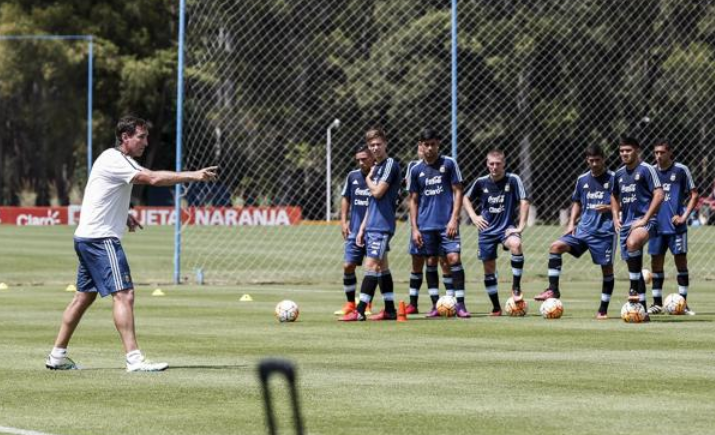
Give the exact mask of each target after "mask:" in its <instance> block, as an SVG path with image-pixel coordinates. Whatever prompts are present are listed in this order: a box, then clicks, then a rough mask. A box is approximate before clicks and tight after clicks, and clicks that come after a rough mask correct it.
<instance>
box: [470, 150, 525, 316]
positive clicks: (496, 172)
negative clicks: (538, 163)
mask: <svg viewBox="0 0 715 435" xmlns="http://www.w3.org/2000/svg"><path fill="white" fill-rule="evenodd" d="M505 165H506V159H505V156H504V152H503V151H501V150H498V149H494V150H491V151H489V153H488V154H487V169H488V170H489V175H486V176H483V177H480V178H478V179H477V180H476V181H474V183H472V185H471V186H470V187H469V189H468V190H467V195H466V197H465V201H464V208H465V209H466V210H467V213H469V217H470V218H471V220H472V222H473V223H474V225H476V226H477V228H478V229H479V254H478V255H479V259H480V260H481V261H482V264H483V265H484V286H485V287H486V290H487V294H488V295H489V299H490V300H491V302H492V306H493V307H492V311H491V315H492V316H501V311H502V310H501V304H500V303H499V293H498V287H497V275H496V272H497V263H496V259H497V247H498V246H499V245H502V247H503V248H504V249H505V250H509V251H511V271H512V277H513V278H512V287H511V295H512V298H514V301H516V302H519V301H521V300H523V298H524V296H523V294H522V292H521V276H522V273H523V270H524V253H523V251H522V245H521V233H522V232H523V231H524V228H525V227H526V220H527V219H528V217H529V198H528V196H527V194H526V189H524V184H523V183H522V182H521V178H519V176H518V175H516V174H512V173H510V172H506V170H505ZM477 201H478V202H479V205H480V212H481V214H477V213H476V211H475V208H474V205H473V203H476V202H477ZM517 210H518V213H519V223H518V225H516V226H515V225H514V215H515V214H516V213H517Z"/></svg>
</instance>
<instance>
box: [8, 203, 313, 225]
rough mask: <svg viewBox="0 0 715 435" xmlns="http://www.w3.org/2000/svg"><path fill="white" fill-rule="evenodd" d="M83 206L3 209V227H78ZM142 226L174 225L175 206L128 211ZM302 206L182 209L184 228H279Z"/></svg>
mask: <svg viewBox="0 0 715 435" xmlns="http://www.w3.org/2000/svg"><path fill="white" fill-rule="evenodd" d="M81 209H82V208H81V207H80V206H78V205H71V206H69V207H0V224H1V225H21V226H31V225H38V226H43V225H77V224H78V223H79V216H80V213H81ZM129 212H130V213H131V214H132V215H134V217H135V218H136V219H137V220H138V221H139V223H140V224H141V225H142V226H148V225H174V224H175V223H176V210H175V209H174V207H134V208H133V209H131V210H130V211H129ZM301 220H302V210H301V208H300V207H291V206H288V207H189V208H184V209H181V222H182V223H183V224H184V225H200V226H279V225H298V224H300V222H301Z"/></svg>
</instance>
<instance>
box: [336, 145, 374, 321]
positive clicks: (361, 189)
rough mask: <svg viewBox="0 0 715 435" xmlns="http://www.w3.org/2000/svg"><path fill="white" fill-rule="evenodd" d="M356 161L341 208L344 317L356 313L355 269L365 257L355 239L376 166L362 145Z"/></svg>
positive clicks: (363, 214)
mask: <svg viewBox="0 0 715 435" xmlns="http://www.w3.org/2000/svg"><path fill="white" fill-rule="evenodd" d="M355 161H356V162H357V164H358V169H356V170H354V171H350V173H349V174H348V176H347V178H346V179H345V185H344V186H343V192H342V197H343V198H342V201H341V205H340V224H341V227H342V233H343V239H344V240H345V256H344V263H343V290H344V291H345V297H346V298H347V302H346V303H345V305H344V306H343V309H342V310H340V311H337V312H336V313H335V314H338V315H341V316H344V315H346V314H350V313H352V312H353V311H355V310H356V309H357V306H356V305H355V292H356V289H357V278H356V277H355V268H356V267H357V266H361V265H362V260H363V258H364V257H365V246H358V245H357V243H356V242H355V238H356V237H357V234H358V231H359V230H360V225H361V224H362V221H363V219H364V218H365V212H366V211H367V205H368V202H369V199H370V189H368V187H367V182H366V181H365V178H366V177H367V174H369V173H370V169H371V168H372V166H373V165H374V164H375V158H374V157H373V156H372V153H371V152H370V150H369V149H368V148H367V145H364V144H363V145H360V146H359V147H358V148H357V150H356V151H355Z"/></svg>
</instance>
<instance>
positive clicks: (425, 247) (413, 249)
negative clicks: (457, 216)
mask: <svg viewBox="0 0 715 435" xmlns="http://www.w3.org/2000/svg"><path fill="white" fill-rule="evenodd" d="M420 233H422V242H423V243H422V247H421V248H419V247H417V245H415V242H414V240H412V233H410V255H421V256H423V257H444V256H445V255H447V254H451V253H454V252H456V253H460V252H461V244H462V242H461V239H460V237H459V234H457V235H456V236H454V238H451V239H450V238H449V237H447V230H446V229H445V230H441V231H438V230H435V231H420Z"/></svg>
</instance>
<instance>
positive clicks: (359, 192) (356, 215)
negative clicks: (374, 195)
mask: <svg viewBox="0 0 715 435" xmlns="http://www.w3.org/2000/svg"><path fill="white" fill-rule="evenodd" d="M342 196H343V198H345V199H347V200H348V203H349V204H350V237H356V236H357V233H358V231H360V224H362V220H363V218H364V217H365V212H367V205H368V202H369V200H370V196H371V194H370V189H368V188H367V182H366V181H365V175H363V174H362V172H360V170H359V169H357V170H354V171H350V173H349V174H348V176H347V178H345V185H344V186H343V192H342Z"/></svg>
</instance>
